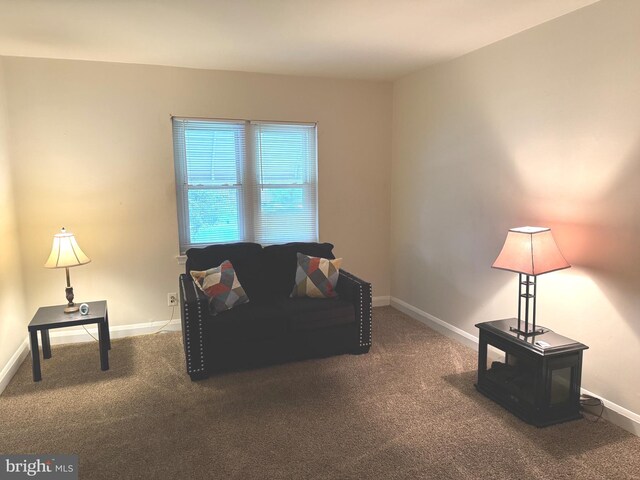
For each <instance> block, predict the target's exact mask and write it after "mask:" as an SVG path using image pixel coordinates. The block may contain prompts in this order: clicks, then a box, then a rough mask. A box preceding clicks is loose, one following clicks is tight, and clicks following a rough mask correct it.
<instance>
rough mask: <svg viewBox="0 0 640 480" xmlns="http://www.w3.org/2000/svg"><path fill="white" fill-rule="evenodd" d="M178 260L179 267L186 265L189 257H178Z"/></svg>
mask: <svg viewBox="0 0 640 480" xmlns="http://www.w3.org/2000/svg"><path fill="white" fill-rule="evenodd" d="M176 260H178V265H184V264H185V263H187V256H186V255H177V256H176Z"/></svg>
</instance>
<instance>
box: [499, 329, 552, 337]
mask: <svg viewBox="0 0 640 480" xmlns="http://www.w3.org/2000/svg"><path fill="white" fill-rule="evenodd" d="M509 330H510V331H512V332H514V333H517V334H518V335H523V336H525V337H532V336H534V335H542V334H543V333H547V332H548V331H549V329H548V328H545V327H536V328H534V329H533V330H529V331H525V330H520V329H519V328H517V327H509Z"/></svg>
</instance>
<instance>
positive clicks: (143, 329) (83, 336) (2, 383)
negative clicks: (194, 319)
mask: <svg viewBox="0 0 640 480" xmlns="http://www.w3.org/2000/svg"><path fill="white" fill-rule="evenodd" d="M167 322H168V321H167V320H164V321H158V322H144V323H135V324H133V325H116V326H110V327H109V333H110V334H111V338H123V337H132V336H135V335H146V334H149V333H155V332H157V331H158V330H160V329H162V330H163V331H168V332H176V331H177V332H179V331H180V330H181V328H182V327H181V324H180V319H179V318H178V319H175V320H171V321H170V322H168V323H167ZM163 327H164V328H163ZM87 330H88V331H89V332H90V333H91V335H93V336H94V337H95V338H98V328H97V327H96V326H95V325H89V326H87ZM49 338H50V339H51V345H62V344H66V343H84V342H92V341H94V340H93V338H91V336H90V335H89V334H88V333H87V332H86V331H85V329H84V328H82V327H70V328H60V329H53V330H49ZM40 348H42V345H40ZM29 351H30V348H29V337H28V336H27V337H26V338H25V340H24V342H22V343H21V344H20V346H19V347H18V349H17V350H16V352H15V353H14V354H13V355H12V356H11V358H10V359H9V361H8V362H7V364H6V365H5V366H4V368H3V369H2V371H0V394H2V392H3V391H4V389H5V388H6V387H7V385H8V384H9V382H10V381H11V379H12V378H13V376H14V375H15V374H16V372H17V371H18V368H19V367H20V365H22V362H23V361H24V359H25V358H26V357H27V355H29Z"/></svg>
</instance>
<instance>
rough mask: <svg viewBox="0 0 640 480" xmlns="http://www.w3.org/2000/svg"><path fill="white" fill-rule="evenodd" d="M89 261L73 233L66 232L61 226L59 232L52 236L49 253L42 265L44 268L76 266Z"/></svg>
mask: <svg viewBox="0 0 640 480" xmlns="http://www.w3.org/2000/svg"><path fill="white" fill-rule="evenodd" d="M90 261H91V259H89V257H87V256H86V255H85V254H84V252H83V251H82V250H81V249H80V247H79V246H78V242H76V238H75V237H74V236H73V233H70V232H67V231H66V230H65V229H64V227H63V228H62V230H61V231H60V233H57V234H55V235H54V236H53V245H52V246H51V254H49V258H48V259H47V262H46V263H45V264H44V266H45V267H46V268H65V267H77V266H78V265H84V264H85V263H89V262H90Z"/></svg>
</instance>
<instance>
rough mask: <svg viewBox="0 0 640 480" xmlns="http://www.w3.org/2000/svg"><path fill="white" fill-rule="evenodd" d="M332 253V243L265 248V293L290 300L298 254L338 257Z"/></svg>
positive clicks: (292, 244) (270, 246)
mask: <svg viewBox="0 0 640 480" xmlns="http://www.w3.org/2000/svg"><path fill="white" fill-rule="evenodd" d="M332 251H333V245H332V244H331V243H315V242H294V243H285V244H283V245H269V246H267V247H264V248H263V250H262V264H263V266H264V273H265V285H264V291H265V292H268V293H269V296H270V297H271V298H274V299H278V298H288V297H289V295H291V291H292V290H293V287H294V285H295V282H296V268H297V266H298V255H297V254H298V253H303V254H305V255H309V256H311V257H321V258H330V259H333V258H336V257H335V256H334V255H333V253H332ZM234 265H235V264H234ZM240 281H242V279H241V280H240ZM243 285H244V284H243ZM249 298H251V295H249Z"/></svg>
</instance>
